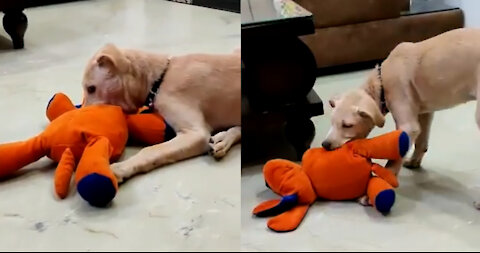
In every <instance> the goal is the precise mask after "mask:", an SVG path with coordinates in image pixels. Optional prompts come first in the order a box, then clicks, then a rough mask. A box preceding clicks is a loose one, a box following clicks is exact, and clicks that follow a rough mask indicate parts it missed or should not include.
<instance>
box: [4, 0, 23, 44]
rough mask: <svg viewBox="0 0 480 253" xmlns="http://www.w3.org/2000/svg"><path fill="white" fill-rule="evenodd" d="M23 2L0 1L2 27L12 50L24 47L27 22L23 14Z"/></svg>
mask: <svg viewBox="0 0 480 253" xmlns="http://www.w3.org/2000/svg"><path fill="white" fill-rule="evenodd" d="M24 9H25V2H24V1H23V0H0V12H3V13H4V14H5V15H4V16H3V27H4V28H5V31H6V32H7V33H8V35H10V37H11V38H12V43H13V48H14V49H21V48H23V47H24V41H23V37H24V35H25V31H26V30H27V26H28V20H27V16H25V14H24V13H23V10H24Z"/></svg>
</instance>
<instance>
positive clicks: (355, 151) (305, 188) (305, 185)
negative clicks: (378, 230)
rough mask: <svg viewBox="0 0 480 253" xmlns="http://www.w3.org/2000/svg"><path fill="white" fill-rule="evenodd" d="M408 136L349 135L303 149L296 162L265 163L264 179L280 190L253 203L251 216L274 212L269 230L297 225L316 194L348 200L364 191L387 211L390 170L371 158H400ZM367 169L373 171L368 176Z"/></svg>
mask: <svg viewBox="0 0 480 253" xmlns="http://www.w3.org/2000/svg"><path fill="white" fill-rule="evenodd" d="M408 147H409V138H408V135H406V133H404V132H402V131H395V132H391V133H388V134H385V135H382V136H379V137H375V138H372V139H368V140H367V139H364V140H355V141H351V142H349V143H347V144H345V145H343V146H342V147H340V148H338V149H336V150H334V151H326V150H325V149H323V148H313V149H309V150H308V151H307V152H306V153H305V154H304V156H303V159H302V165H301V166H300V165H298V164H296V163H293V162H290V161H287V160H282V159H276V160H271V161H269V162H268V163H267V164H265V166H264V169H263V172H264V176H265V181H266V183H267V185H268V186H269V187H270V188H271V189H272V190H273V191H274V192H276V193H278V194H280V195H281V196H283V198H282V200H270V201H266V202H264V203H262V204H260V205H259V206H257V207H256V208H255V209H254V211H253V213H254V214H255V215H257V216H275V215H278V216H276V217H274V218H272V219H271V220H270V221H269V222H268V226H269V228H271V229H272V230H275V231H290V230H294V229H295V228H297V226H298V225H299V224H300V222H301V221H302V219H303V217H304V216H305V214H306V212H307V210H308V207H309V206H310V205H311V204H312V203H314V202H315V201H316V200H317V198H320V199H327V200H351V199H356V198H359V197H362V196H365V195H367V196H368V197H369V201H370V204H372V205H373V206H375V207H376V208H377V209H378V210H379V211H381V212H388V211H390V208H391V206H392V205H393V201H394V200H395V195H394V192H393V190H392V189H393V188H394V187H397V186H398V182H397V179H396V177H395V175H394V174H393V173H392V172H390V171H388V170H387V169H385V168H383V167H382V166H380V165H378V164H375V163H372V162H371V158H377V159H389V160H396V159H400V158H401V157H403V156H404V155H405V153H406V152H407V151H408ZM372 173H373V174H375V176H372Z"/></svg>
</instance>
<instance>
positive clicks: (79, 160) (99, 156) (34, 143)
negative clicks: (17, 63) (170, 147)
mask: <svg viewBox="0 0 480 253" xmlns="http://www.w3.org/2000/svg"><path fill="white" fill-rule="evenodd" d="M47 116H48V118H49V119H50V120H52V122H51V123H50V125H49V126H48V127H47V128H46V129H45V130H44V131H43V132H42V133H41V134H39V135H37V136H36V137H33V138H31V139H29V140H26V141H20V142H14V143H7V144H2V145H0V177H3V176H7V175H9V174H12V173H13V172H15V171H16V170H19V169H21V168H23V167H24V166H26V165H28V164H30V163H32V162H35V161H37V160H38V159H40V158H42V157H43V156H45V155H46V156H48V157H49V158H51V159H53V160H54V161H56V162H58V166H57V169H56V171H55V180H54V181H55V192H56V194H57V195H58V196H59V197H60V198H65V197H66V196H67V194H68V190H69V186H70V180H71V177H72V174H73V171H74V169H75V167H76V172H75V183H76V185H77V190H78V193H79V194H80V195H81V196H82V198H83V199H85V200H86V201H88V202H89V203H90V204H91V205H93V206H105V205H107V204H108V203H110V201H111V200H112V199H113V198H114V197H115V195H116V192H117V189H118V183H117V179H116V178H115V175H114V174H113V172H112V171H111V170H110V162H111V161H115V160H117V159H118V158H119V157H120V155H121V154H122V153H123V150H124V148H125V145H126V143H127V139H128V137H129V133H130V134H132V135H133V137H135V138H137V139H138V140H141V141H144V142H146V143H147V144H155V143H160V142H163V141H164V140H165V139H166V138H169V136H168V135H169V134H171V133H170V132H171V130H168V125H167V124H166V123H165V121H164V120H163V119H162V118H161V117H159V116H157V115H155V114H134V115H126V114H124V113H123V111H122V109H121V108H120V107H118V106H113V105H92V106H86V107H82V108H80V109H76V107H75V106H74V105H73V104H72V103H71V101H70V99H68V97H67V96H65V95H63V94H61V93H59V94H56V95H55V96H54V97H53V98H52V99H51V100H50V102H49V105H48V107H47ZM166 135H167V136H166ZM147 136H149V138H147Z"/></svg>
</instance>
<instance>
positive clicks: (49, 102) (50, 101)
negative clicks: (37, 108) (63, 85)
mask: <svg viewBox="0 0 480 253" xmlns="http://www.w3.org/2000/svg"><path fill="white" fill-rule="evenodd" d="M55 96H56V94H55V95H53V97H52V98H50V100H49V101H48V104H47V110H48V107H50V104H51V103H52V101H53V99H54V98H55Z"/></svg>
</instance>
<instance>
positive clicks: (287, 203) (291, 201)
mask: <svg viewBox="0 0 480 253" xmlns="http://www.w3.org/2000/svg"><path fill="white" fill-rule="evenodd" d="M297 204H298V196H297V194H292V195H288V196H284V197H283V198H282V200H281V201H280V203H278V205H276V206H274V207H272V208H270V209H267V210H265V211H263V212H259V213H257V214H256V216H257V217H270V216H276V215H278V214H281V213H284V212H286V211H288V210H290V209H292V208H294V207H295V206H296V205H297Z"/></svg>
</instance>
